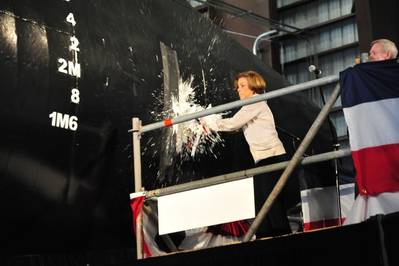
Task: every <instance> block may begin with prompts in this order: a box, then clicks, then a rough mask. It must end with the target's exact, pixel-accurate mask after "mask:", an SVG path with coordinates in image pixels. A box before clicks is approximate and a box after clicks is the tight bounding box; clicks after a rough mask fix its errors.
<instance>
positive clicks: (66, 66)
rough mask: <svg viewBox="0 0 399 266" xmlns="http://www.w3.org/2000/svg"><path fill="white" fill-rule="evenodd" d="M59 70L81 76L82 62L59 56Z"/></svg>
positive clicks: (70, 74)
mask: <svg viewBox="0 0 399 266" xmlns="http://www.w3.org/2000/svg"><path fill="white" fill-rule="evenodd" d="M58 64H59V66H58V72H60V73H63V74H66V75H69V76H72V77H77V78H80V74H81V72H80V64H79V63H74V62H72V61H67V60H66V59H64V58H58Z"/></svg>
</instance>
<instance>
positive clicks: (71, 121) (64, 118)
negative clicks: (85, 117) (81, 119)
mask: <svg viewBox="0 0 399 266" xmlns="http://www.w3.org/2000/svg"><path fill="white" fill-rule="evenodd" d="M49 118H51V126H53V127H59V128H64V129H67V130H72V131H76V130H77V129H78V118H77V117H76V116H74V115H68V114H62V113H58V112H52V113H51V114H49Z"/></svg>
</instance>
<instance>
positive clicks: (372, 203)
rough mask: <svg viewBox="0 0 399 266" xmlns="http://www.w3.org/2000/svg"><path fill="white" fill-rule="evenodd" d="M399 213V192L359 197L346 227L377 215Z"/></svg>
mask: <svg viewBox="0 0 399 266" xmlns="http://www.w3.org/2000/svg"><path fill="white" fill-rule="evenodd" d="M398 211H399V192H385V193H381V194H378V195H377V196H362V195H359V196H357V198H356V200H355V203H354V204H353V207H352V209H351V211H350V213H349V214H348V216H347V218H346V220H345V222H344V225H348V224H354V223H360V222H363V221H365V220H366V219H368V218H370V217H371V216H374V215H377V214H389V213H393V212H398Z"/></svg>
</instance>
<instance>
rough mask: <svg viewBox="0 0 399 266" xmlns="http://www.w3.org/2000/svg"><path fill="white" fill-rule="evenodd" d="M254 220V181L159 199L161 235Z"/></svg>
mask: <svg viewBox="0 0 399 266" xmlns="http://www.w3.org/2000/svg"><path fill="white" fill-rule="evenodd" d="M254 217H255V202H254V187H253V178H246V179H242V180H238V181H233V182H228V183H224V184H220V185H215V186H210V187H205V188H199V189H195V190H191V191H185V192H180V193H176V194H172V195H167V196H162V197H159V199H158V219H159V220H158V224H159V228H158V229H159V234H160V235H164V234H169V233H174V232H178V231H183V230H189V229H194V228H198V227H204V226H209V225H215V224H222V223H228V222H233V221H238V220H244V219H251V218H254Z"/></svg>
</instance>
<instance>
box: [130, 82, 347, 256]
mask: <svg viewBox="0 0 399 266" xmlns="http://www.w3.org/2000/svg"><path fill="white" fill-rule="evenodd" d="M337 81H339V77H338V75H332V76H327V77H323V78H319V79H316V80H312V81H308V82H304V83H300V84H296V85H292V86H288V87H285V88H281V89H278V90H274V91H271V92H268V93H264V94H261V95H257V96H254V97H251V98H247V99H245V100H238V101H234V102H230V103H227V104H223V105H219V106H215V107H212V108H209V109H205V110H202V111H199V112H196V113H192V114H186V115H182V116H178V117H174V118H167V119H164V120H163V121H158V122H155V123H151V124H148V125H144V126H142V124H141V120H140V119H139V118H138V117H133V118H132V129H130V130H129V131H128V132H130V133H132V138H133V164H134V182H135V192H141V191H144V188H143V187H142V177H141V147H140V138H141V134H143V133H145V132H149V131H152V130H156V129H160V128H164V127H170V126H173V125H176V124H179V123H183V122H187V121H190V120H193V119H198V118H201V117H204V116H207V115H211V114H216V113H220V112H224V111H227V110H230V109H234V108H238V107H242V106H244V105H248V104H252V103H256V102H260V101H264V100H268V99H272V98H276V97H280V96H284V95H287V94H291V93H295V92H299V91H303V90H307V89H310V88H314V87H318V86H322V85H327V84H330V83H334V82H337ZM339 93H340V86H339V83H337V85H336V86H335V88H334V90H333V92H332V94H331V96H330V98H329V100H328V101H327V102H326V104H325V105H324V106H323V108H322V109H321V111H320V113H319V114H318V116H317V117H316V119H315V121H314V122H313V124H312V126H311V127H310V129H309V130H308V132H307V133H306V135H305V137H304V139H303V140H302V142H301V144H300V145H299V147H298V148H297V150H296V151H295V153H294V155H293V157H292V158H291V159H290V160H289V161H287V162H281V163H277V164H273V165H267V166H262V167H256V168H252V169H247V170H244V171H238V172H233V173H228V174H225V175H220V176H215V177H210V178H206V179H204V180H198V181H193V182H189V183H185V184H180V185H175V186H170V187H166V188H161V189H156V190H152V191H147V192H145V195H146V198H151V197H159V196H163V195H168V194H173V193H178V192H182V191H187V190H192V189H196V188H201V187H206V186H211V185H216V184H221V183H225V182H231V181H234V180H239V179H244V178H249V177H252V176H253V175H256V174H261V173H267V172H271V171H275V170H280V169H284V171H283V173H282V175H281V176H280V178H279V180H278V181H277V183H276V185H275V187H274V188H273V190H272V192H271V193H270V194H269V196H268V198H267V199H266V201H265V202H264V204H263V206H262V208H261V210H260V211H259V213H258V214H257V216H256V217H255V220H254V221H253V223H252V224H251V226H250V228H249V230H248V232H247V233H246V235H245V236H244V240H243V242H247V241H249V240H250V239H251V238H252V236H253V235H254V234H255V233H256V230H257V229H258V227H259V225H260V223H261V222H262V220H263V219H264V218H265V217H266V215H267V213H268V211H269V210H270V207H271V206H272V204H273V202H274V200H275V199H276V197H277V196H278V195H279V193H280V192H281V190H282V188H283V187H284V185H285V183H286V182H287V180H288V178H289V177H290V175H291V174H292V172H293V171H294V169H295V168H296V167H297V166H298V164H300V163H302V164H303V165H305V164H311V163H316V162H322V161H327V160H331V159H338V158H342V157H345V156H349V155H350V154H351V152H350V150H349V149H344V150H338V151H333V152H327V153H322V154H318V155H314V156H309V157H306V158H304V157H303V154H304V153H305V151H306V149H307V148H308V146H309V145H310V143H311V141H312V140H313V138H314V137H315V136H316V134H317V132H318V130H319V129H320V127H321V125H322V124H323V122H324V120H325V119H326V118H327V117H328V114H329V112H330V110H331V108H332V107H333V105H334V103H335V101H336V99H337V98H338V95H339ZM138 220H140V221H138V222H137V226H136V245H137V259H142V258H143V252H142V244H143V243H142V241H143V236H142V234H141V232H142V224H141V219H140V217H139V218H138Z"/></svg>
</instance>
